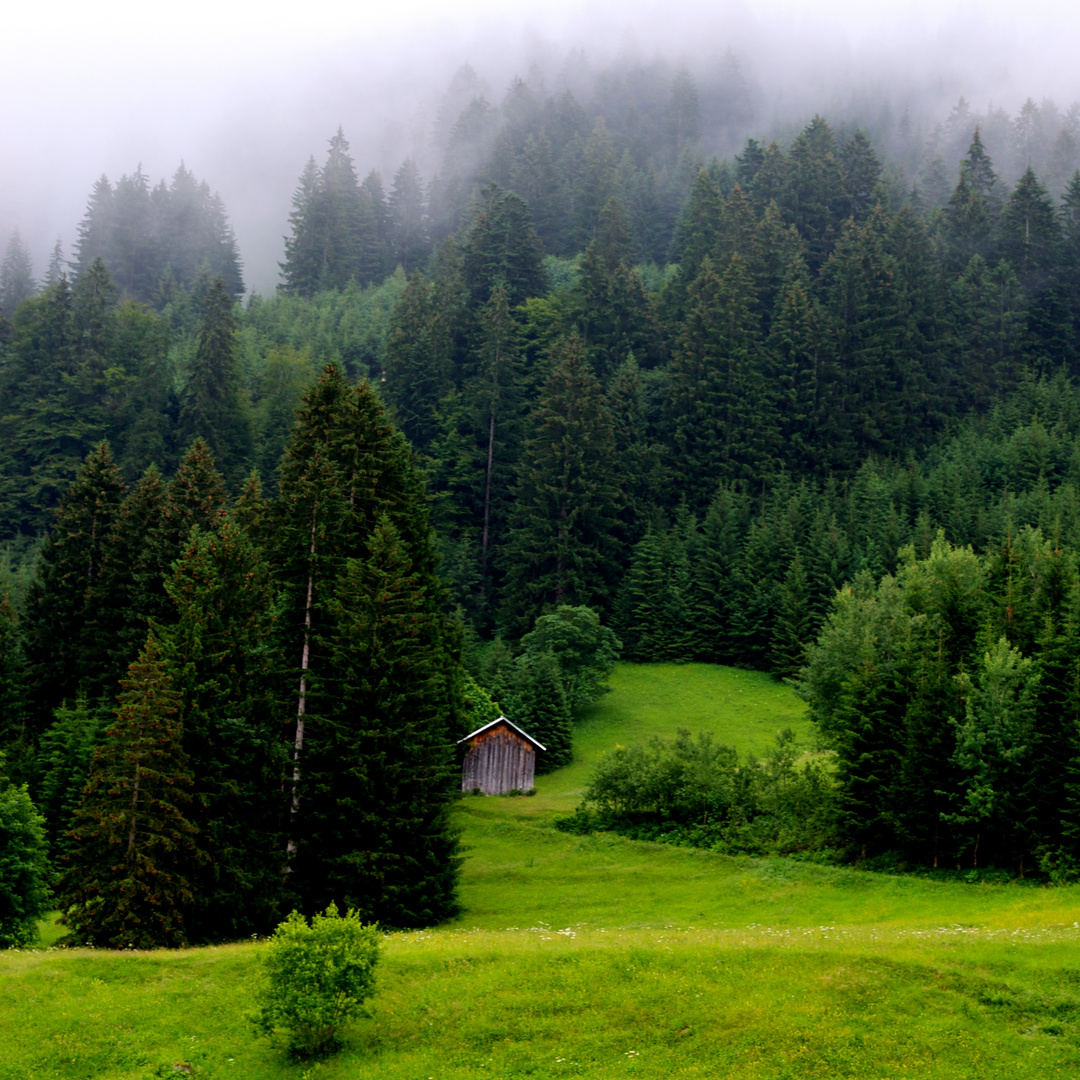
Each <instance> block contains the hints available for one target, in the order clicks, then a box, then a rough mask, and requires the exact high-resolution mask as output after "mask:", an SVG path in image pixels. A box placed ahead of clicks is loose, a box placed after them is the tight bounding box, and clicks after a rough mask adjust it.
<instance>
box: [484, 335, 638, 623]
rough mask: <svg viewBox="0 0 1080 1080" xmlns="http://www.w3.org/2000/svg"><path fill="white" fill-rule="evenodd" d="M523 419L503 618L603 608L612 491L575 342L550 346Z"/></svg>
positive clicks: (609, 437)
mask: <svg viewBox="0 0 1080 1080" xmlns="http://www.w3.org/2000/svg"><path fill="white" fill-rule="evenodd" d="M551 365H552V366H551V374H550V375H549V376H548V379H547V381H546V383H545V386H544V390H543V393H542V395H541V397H540V400H539V402H538V404H537V406H536V408H535V409H534V410H533V412H532V414H531V416H530V417H529V420H528V427H527V435H526V439H525V453H524V455H523V458H522V465H521V467H520V469H519V473H518V481H517V484H516V487H515V503H514V506H513V509H512V511H511V516H510V531H509V536H508V539H507V544H506V547H505V549H504V551H505V553H506V562H505V568H506V578H507V587H506V590H505V592H504V597H505V600H506V602H507V620H508V622H509V623H510V624H512V625H515V626H519V627H522V628H524V627H525V626H529V625H531V623H532V622H533V620H534V619H535V617H536V616H537V615H540V614H543V613H544V612H545V611H548V610H550V609H552V608H554V607H557V606H559V605H560V604H569V603H572V602H576V603H578V604H586V605H590V606H600V607H603V606H604V605H606V603H607V602H608V601H609V599H610V596H611V587H612V585H613V583H614V573H613V571H614V569H615V568H614V566H613V558H614V556H615V554H616V552H617V550H618V548H619V538H618V537H617V536H616V535H615V527H616V522H617V519H618V514H619V512H620V510H621V509H622V506H621V503H622V493H621V491H620V490H619V488H618V486H617V479H616V474H615V471H614V464H615V463H614V438H613V432H612V423H611V416H610V414H609V413H608V411H607V409H606V407H605V405H604V401H603V397H602V395H601V392H600V385H599V383H598V382H597V380H596V377H595V376H594V375H593V373H592V372H591V371H590V370H589V366H588V363H587V362H586V360H585V356H584V351H583V348H582V344H581V341H580V339H579V338H577V337H573V338H571V339H570V340H568V341H566V342H564V343H563V344H562V345H560V346H559V347H558V348H557V349H556V351H555V354H554V355H553V356H552V358H551Z"/></svg>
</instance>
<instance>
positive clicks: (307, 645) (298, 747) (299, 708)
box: [286, 503, 318, 859]
mask: <svg viewBox="0 0 1080 1080" xmlns="http://www.w3.org/2000/svg"><path fill="white" fill-rule="evenodd" d="M317 514H318V503H316V504H315V505H314V506H313V507H312V508H311V548H310V550H309V552H308V557H309V560H310V564H309V566H308V579H307V599H306V601H305V602H304V648H303V650H302V652H301V654H300V696H299V699H298V700H297V703H296V739H295V741H294V742H293V774H292V806H291V807H290V808H289V813H290V814H291V815H292V816H294V817H295V815H296V812H297V810H298V809H299V808H300V754H301V752H302V751H303V749H304V716H305V714H306V713H307V673H308V664H309V661H310V658H311V601H312V598H313V597H314V594H315V567H314V565H313V564H314V561H315V521H316V516H317ZM286 852H287V854H288V856H289V858H290V859H291V858H292V857H293V855H295V854H296V840H295V839H293V837H291V836H290V837H289V842H288V845H287V846H286Z"/></svg>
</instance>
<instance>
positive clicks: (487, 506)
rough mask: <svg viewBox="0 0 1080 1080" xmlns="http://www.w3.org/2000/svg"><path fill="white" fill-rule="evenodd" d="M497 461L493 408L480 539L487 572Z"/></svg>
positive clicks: (481, 555) (489, 425) (481, 563)
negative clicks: (492, 478) (494, 472)
mask: <svg viewBox="0 0 1080 1080" xmlns="http://www.w3.org/2000/svg"><path fill="white" fill-rule="evenodd" d="M494 459H495V409H494V407H492V410H491V416H490V418H489V420H488V450H487V475H486V477H485V478H484V532H483V535H482V537H481V539H480V566H481V568H482V569H483V570H484V571H485V572H486V570H487V554H488V536H489V530H490V523H491V472H492V462H493V461H494Z"/></svg>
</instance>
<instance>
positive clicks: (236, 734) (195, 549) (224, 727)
mask: <svg viewBox="0 0 1080 1080" xmlns="http://www.w3.org/2000/svg"><path fill="white" fill-rule="evenodd" d="M166 588H167V590H168V593H169V599H170V600H171V602H172V604H173V606H174V609H175V610H174V614H173V617H172V619H171V620H170V624H169V625H168V626H165V627H161V628H159V629H158V631H157V633H158V636H159V641H160V648H161V656H162V661H163V663H164V665H165V670H166V671H167V672H168V674H169V676H170V678H171V680H172V685H173V688H174V689H175V690H176V691H177V692H178V693H180V694H182V695H183V735H182V746H183V750H184V755H185V758H186V760H187V762H188V768H189V771H190V774H191V776H192V784H191V788H190V794H191V802H190V804H189V805H188V807H187V809H186V811H185V816H186V817H187V819H188V821H189V822H190V823H191V824H192V825H193V826H194V827H195V828H196V829H197V830H198V833H199V847H200V849H201V850H202V851H203V853H204V854H205V855H206V861H205V862H204V863H203V864H202V865H201V867H200V868H199V870H198V871H197V872H196V874H195V876H194V877H193V879H192V886H193V889H194V892H195V896H196V903H195V904H194V906H193V907H192V909H191V911H190V913H189V915H188V918H187V922H186V928H187V933H188V936H189V937H190V938H191V939H192V940H201V941H207V940H210V941H221V940H233V939H236V938H239V937H245V936H247V935H249V934H251V933H265V932H266V930H267V929H268V928H269V927H271V926H272V925H273V924H274V922H275V921H276V919H277V918H278V917H279V916H280V911H279V908H278V904H279V901H280V890H281V866H282V851H281V849H282V838H281V825H282V818H283V813H282V812H283V810H284V800H283V798H282V794H281V773H282V769H283V767H284V764H285V759H284V756H283V755H282V754H281V753H280V750H281V741H280V730H279V727H278V723H277V722H276V720H275V719H273V718H274V714H275V713H276V712H277V709H278V707H279V704H280V696H279V695H280V692H281V686H280V684H279V678H280V673H279V670H278V658H277V657H276V656H275V654H274V651H273V648H272V641H273V633H272V623H273V615H274V596H273V593H272V587H271V582H270V573H269V568H268V566H267V565H266V563H265V561H264V560H263V559H262V558H260V556H259V554H258V552H257V550H256V549H255V548H254V546H253V545H252V543H251V541H250V540H249V539H248V537H247V535H246V534H245V533H244V531H243V530H242V529H241V528H240V527H239V526H238V525H237V524H235V523H234V522H233V521H231V520H229V519H226V520H225V521H223V522H222V524H221V525H220V527H219V528H218V529H217V531H216V532H203V531H201V530H200V529H199V528H198V527H197V526H196V527H195V528H193V529H192V531H191V533H190V535H189V536H188V538H187V541H186V543H185V545H184V550H183V552H182V554H181V556H180V558H179V559H178V560H177V562H176V564H175V566H174V568H173V569H172V572H171V573H170V574H169V576H168V579H167V581H166Z"/></svg>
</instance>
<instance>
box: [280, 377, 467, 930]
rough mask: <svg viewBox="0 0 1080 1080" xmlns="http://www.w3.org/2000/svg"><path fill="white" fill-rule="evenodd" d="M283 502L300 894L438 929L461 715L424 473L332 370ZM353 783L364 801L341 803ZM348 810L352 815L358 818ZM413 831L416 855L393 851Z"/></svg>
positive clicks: (369, 398)
mask: <svg viewBox="0 0 1080 1080" xmlns="http://www.w3.org/2000/svg"><path fill="white" fill-rule="evenodd" d="M280 490H281V497H280V499H279V501H278V504H277V507H276V514H277V515H278V519H277V523H276V527H275V528H274V533H273V544H272V549H271V550H272V553H273V559H274V567H275V572H276V576H277V579H278V581H279V582H280V584H281V586H282V587H283V590H284V597H283V600H284V610H283V613H282V615H281V616H280V618H279V622H278V627H279V631H278V632H279V634H280V635H281V638H280V641H281V645H280V647H281V649H282V650H283V654H284V656H285V658H286V663H287V664H288V665H289V666H290V667H291V668H292V669H293V670H294V671H295V673H296V676H297V679H298V682H299V692H298V694H297V696H296V697H295V698H294V699H293V700H294V701H295V702H296V706H295V710H296V716H297V724H296V727H295V735H294V737H293V739H292V741H293V747H294V749H293V755H294V764H293V777H292V785H291V786H292V813H291V822H290V825H289V835H290V837H291V840H290V847H289V852H290V856H291V859H290V865H292V866H295V867H296V868H297V872H296V877H295V879H293V880H295V882H296V883H297V884H296V888H297V889H298V890H299V891H300V892H301V895H302V896H303V898H304V901H305V904H306V905H308V906H309V907H310V909H311V910H313V911H314V910H317V909H318V908H320V907H322V906H325V904H326V903H328V902H329V901H330V900H332V899H335V897H336V898H339V899H342V900H343V901H344V900H347V901H348V902H349V903H350V904H354V905H355V904H362V905H363V907H362V910H364V911H368V912H373V913H374V914H375V916H376V917H380V918H384V919H386V920H387V921H389V922H392V923H393V924H395V925H415V924H418V923H422V924H425V925H426V924H429V923H431V922H433V921H438V920H439V919H440V918H443V917H445V915H446V914H447V913H448V912H449V911H451V910H452V909H453V906H454V886H455V881H456V863H455V862H454V859H453V851H454V841H453V838H452V836H451V835H450V833H449V831H448V829H447V827H446V823H445V811H446V800H447V798H448V796H449V791H450V776H449V763H450V760H451V758H450V757H449V745H450V742H451V736H452V735H455V734H456V732H457V731H458V728H459V727H460V721H459V719H458V715H459V713H460V710H461V705H460V700H459V696H458V694H459V690H458V687H459V684H458V682H457V680H456V676H455V669H456V644H455V635H454V633H453V632H452V629H451V627H450V625H449V622H448V620H447V619H446V617H445V616H444V615H443V614H442V613H441V604H442V601H443V592H442V586H441V585H440V584H439V582H438V580H437V579H436V577H435V573H434V571H435V545H434V540H433V537H432V535H431V532H430V529H429V527H428V523H427V513H426V507H425V504H424V496H423V485H422V481H421V476H420V473H419V470H418V469H417V468H416V465H415V464H414V462H413V460H412V457H411V455H410V453H409V450H408V447H407V445H406V444H405V442H404V440H403V439H402V437H401V436H400V434H398V433H397V432H396V431H394V429H393V428H392V427H391V426H390V424H389V423H388V421H387V419H386V416H385V413H384V411H383V409H382V406H381V405H380V404H379V402H378V399H377V398H376V397H375V395H374V393H373V391H372V390H371V388H370V387H369V386H367V384H361V386H360V387H358V388H354V387H351V386H349V385H348V384H347V383H346V382H345V381H344V380H343V379H342V377H341V375H340V373H339V372H337V371H336V370H335V369H333V368H328V369H327V370H326V371H325V372H324V374H323V376H322V378H321V379H320V380H319V382H318V383H317V384H316V386H315V387H313V388H312V390H311V391H310V392H309V394H308V395H307V397H306V399H305V402H304V406H303V408H302V410H301V412H300V415H299V417H298V422H297V426H296V428H295V430H294V433H293V437H292V440H291V442H290V444H289V447H288V449H287V451H286V455H285V459H284V461H283V462H282V467H281V478H280ZM376 585H377V586H378V588H374V587H375V586H376ZM373 589H374V591H373ZM346 670H347V671H349V672H351V673H352V675H351V677H345V678H343V672H345V671H346ZM308 740H312V743H311V745H312V746H313V747H314V749H313V750H312V751H311V760H310V762H309V760H308V749H307V747H308ZM440 747H444V748H445V751H446V752H445V754H443V753H442V751H440ZM370 755H376V757H375V758H372V757H371V756H370ZM394 755H398V756H394ZM346 760H348V761H349V762H350V769H351V772H349V773H348V774H347V773H346V771H345V770H344V769H343V767H342V763H343V762H344V761H346ZM375 760H379V761H381V762H382V763H383V765H384V766H385V768H386V770H387V771H386V772H385V776H384V779H385V784H384V783H383V781H382V780H380V776H383V775H384V774H383V773H381V772H378V771H377V770H376V769H375V766H374V761H375ZM411 767H415V768H417V769H418V770H420V775H419V776H418V779H417V782H416V783H415V785H413V786H411V787H410V786H409V785H408V784H406V781H405V779H404V778H405V776H406V775H407V773H408V770H409V769H410V768H411ZM368 770H372V772H371V775H368V772H367V771H368ZM347 775H351V776H353V778H354V779H357V780H358V779H359V777H360V776H367V778H368V782H369V784H370V786H366V785H365V784H362V783H357V784H353V782H352V781H348V783H349V786H348V788H347V789H343V788H342V785H343V784H345V783H346V777H347ZM376 793H377V794H376ZM369 794H370V795H371V797H372V799H373V800H375V801H367V800H368V796H369ZM339 798H347V799H355V800H357V803H356V816H355V818H353V819H349V818H348V816H347V815H346V817H344V818H343V817H342V815H341V814H340V811H339V809H338V802H337V800H338V799H339ZM378 800H381V802H380V801H378ZM381 807H382V808H383V809H380V808H381ZM409 830H412V835H414V836H415V837H416V838H418V844H417V845H415V846H410V847H405V848H403V849H401V850H398V849H397V847H396V846H395V845H403V844H405V843H406V841H407V839H408V836H409V835H410V833H409Z"/></svg>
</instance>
